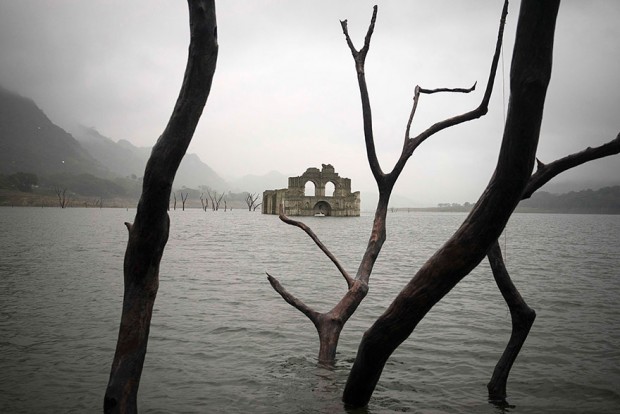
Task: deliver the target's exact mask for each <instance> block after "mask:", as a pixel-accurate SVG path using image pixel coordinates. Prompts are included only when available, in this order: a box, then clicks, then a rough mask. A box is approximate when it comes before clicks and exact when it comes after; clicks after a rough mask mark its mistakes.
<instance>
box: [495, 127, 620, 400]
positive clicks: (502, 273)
mask: <svg viewBox="0 0 620 414" xmlns="http://www.w3.org/2000/svg"><path fill="white" fill-rule="evenodd" d="M618 153H620V134H618V135H617V136H616V138H615V139H613V140H611V141H609V142H608V143H606V144H603V145H601V146H599V147H596V148H589V147H588V148H586V149H585V150H583V151H581V152H578V153H575V154H571V155H569V156H566V157H564V158H561V159H559V160H556V161H554V162H552V163H550V164H544V163H542V162H540V161H538V169H537V171H536V173H534V174H533V175H532V176H531V177H530V180H529V181H528V183H527V186H526V187H525V191H524V192H523V196H522V199H526V198H529V197H530V196H531V195H532V194H533V193H534V192H535V191H537V190H538V189H539V188H540V187H542V186H543V185H545V184H546V183H547V182H549V180H551V179H552V178H553V177H555V176H556V175H558V174H560V173H562V172H564V171H566V170H568V169H571V168H574V167H577V166H579V165H581V164H584V163H586V162H588V161H592V160H595V159H599V158H603V157H607V156H609V155H613V154H618ZM487 257H488V259H489V263H490V264H491V270H492V271H493V277H494V278H495V282H496V283H497V286H498V288H499V290H500V292H501V294H502V296H503V298H504V300H505V301H506V304H507V305H508V309H509V310H510V317H511V321H512V334H511V336H510V339H509V341H508V344H507V345H506V349H505V350H504V353H503V354H502V356H501V358H500V359H499V361H498V362H497V365H496V366H495V370H494V371H493V375H492V377H491V381H490V382H489V383H488V384H487V388H488V390H489V399H490V400H491V401H500V402H504V400H505V398H506V383H507V381H508V375H509V374H510V370H511V368H512V365H513V363H514V362H515V360H516V359H517V356H518V355H519V352H520V351H521V347H522V346H523V343H524V342H525V339H526V338H527V335H528V333H529V331H530V328H531V327H532V324H533V323H534V319H535V318H536V312H534V310H533V309H531V308H530V307H529V306H528V305H527V304H526V303H525V301H524V300H523V298H522V297H521V294H520V293H519V291H518V290H517V288H516V287H515V285H514V284H513V283H512V280H511V279H510V275H509V273H508V271H507V270H506V266H505V264H504V259H503V258H502V252H501V249H500V247H499V243H498V242H497V241H495V243H493V245H492V246H491V248H490V249H489V251H488V252H487Z"/></svg>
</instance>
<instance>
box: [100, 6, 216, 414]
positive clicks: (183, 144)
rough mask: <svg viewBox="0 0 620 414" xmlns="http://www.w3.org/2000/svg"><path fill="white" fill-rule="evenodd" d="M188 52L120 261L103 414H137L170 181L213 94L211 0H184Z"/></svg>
mask: <svg viewBox="0 0 620 414" xmlns="http://www.w3.org/2000/svg"><path fill="white" fill-rule="evenodd" d="M188 7H189V20H190V21H189V26H190V39H191V40H190V46H189V53H188V59H187V66H186V69H185V76H184V78H183V85H182V87H181V91H180V93H179V97H178V99H177V102H176V105H175V107H174V110H173V112H172V116H171V117H170V120H169V121H168V124H167V126H166V129H165V130H164V132H163V133H162V135H161V136H160V138H159V139H158V140H157V143H156V144H155V146H154V147H153V150H152V152H151V156H150V157H149V160H148V162H147V165H146V169H145V173H144V180H143V186H142V195H141V197H140V201H139V203H138V208H137V212H136V217H135V220H134V223H133V224H132V225H126V226H127V229H128V230H129V240H128V242H127V249H126V251H125V261H124V267H123V271H124V296H123V307H122V315H121V323H120V327H119V334H118V341H117V344H116V352H115V354H114V360H113V362H112V367H111V370H110V378H109V381H108V386H107V389H106V393H105V397H104V411H105V412H106V413H135V412H137V394H138V386H139V384H140V377H141V375H142V368H143V366H144V358H145V355H146V347H147V343H148V336H149V329H150V324H151V316H152V312H153V305H154V303H155V297H156V295H157V289H158V286H159V264H160V262H161V257H162V254H163V251H164V248H165V246H166V242H167V241H168V232H169V226H170V219H169V217H168V213H167V210H168V205H169V202H170V193H171V190H172V183H173V181H174V176H175V174H176V171H177V169H178V167H179V164H180V163H181V160H182V158H183V156H184V155H185V152H186V150H187V147H188V145H189V143H190V141H191V139H192V136H193V134H194V130H195V128H196V125H197V124H198V120H199V119H200V116H201V114H202V110H203V108H204V105H205V102H206V100H207V97H208V95H209V92H210V90H211V82H212V80H213V74H214V72H215V66H216V61H217V52H218V45H217V23H216V18H215V3H214V1H213V0H188Z"/></svg>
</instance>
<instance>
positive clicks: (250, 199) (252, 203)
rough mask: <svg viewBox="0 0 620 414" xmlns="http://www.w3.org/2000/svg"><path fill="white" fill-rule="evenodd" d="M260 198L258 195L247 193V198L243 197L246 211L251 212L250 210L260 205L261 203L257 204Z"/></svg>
mask: <svg viewBox="0 0 620 414" xmlns="http://www.w3.org/2000/svg"><path fill="white" fill-rule="evenodd" d="M259 197H260V194H259V193H252V194H250V193H248V195H247V196H245V203H246V204H247V205H248V211H252V210H256V207H258V206H259V205H261V204H262V203H258V204H256V203H257V202H258V198H259Z"/></svg>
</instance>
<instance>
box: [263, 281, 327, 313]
mask: <svg viewBox="0 0 620 414" xmlns="http://www.w3.org/2000/svg"><path fill="white" fill-rule="evenodd" d="M267 279H268V280H269V283H270V284H271V287H273V290H275V291H276V292H278V293H279V294H280V296H282V299H284V300H285V301H286V303H288V304H289V305H291V306H292V307H294V308H295V309H297V310H299V311H300V312H301V313H303V314H304V315H306V316H307V317H308V319H310V320H311V321H312V322H313V323H315V324H316V321H317V319H318V317H319V315H320V314H319V312H317V311H315V310H314V309H311V308H310V307H309V306H308V305H306V304H305V303H303V302H302V301H301V300H299V299H297V298H296V297H295V296H293V295H291V294H290V293H289V292H288V291H287V290H286V289H284V287H283V286H282V285H281V284H280V282H278V279H276V278H275V277H273V276H271V275H270V274H269V273H267Z"/></svg>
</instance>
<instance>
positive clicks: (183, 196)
mask: <svg viewBox="0 0 620 414" xmlns="http://www.w3.org/2000/svg"><path fill="white" fill-rule="evenodd" d="M179 194H180V195H181V203H182V204H181V205H182V211H185V202H186V201H187V197H188V196H189V193H185V195H183V192H182V191H181V192H180V193H179Z"/></svg>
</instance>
